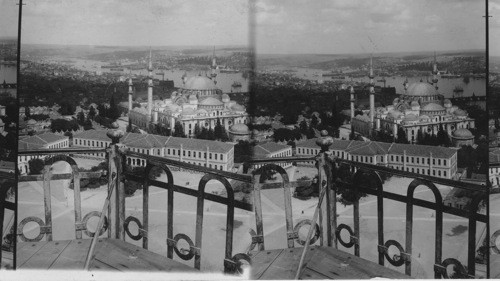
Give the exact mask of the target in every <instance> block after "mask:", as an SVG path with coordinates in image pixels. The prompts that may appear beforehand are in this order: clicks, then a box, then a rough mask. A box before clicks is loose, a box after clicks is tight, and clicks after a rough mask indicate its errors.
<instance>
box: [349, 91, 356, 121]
mask: <svg viewBox="0 0 500 281" xmlns="http://www.w3.org/2000/svg"><path fill="white" fill-rule="evenodd" d="M350 93H351V122H352V120H353V119H354V102H355V101H356V100H355V99H354V87H353V86H351V87H350Z"/></svg>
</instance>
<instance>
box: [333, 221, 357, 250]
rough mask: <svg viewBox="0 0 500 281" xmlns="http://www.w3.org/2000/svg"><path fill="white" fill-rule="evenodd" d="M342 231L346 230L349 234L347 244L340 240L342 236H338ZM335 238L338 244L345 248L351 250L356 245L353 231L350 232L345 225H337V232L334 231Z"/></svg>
mask: <svg viewBox="0 0 500 281" xmlns="http://www.w3.org/2000/svg"><path fill="white" fill-rule="evenodd" d="M343 229H346V230H347V231H348V232H349V237H350V240H349V242H345V241H344V240H342V236H340V232H341V231H342V230H343ZM335 236H336V237H337V240H338V241H339V243H340V244H341V245H342V246H344V247H346V248H351V247H352V246H354V244H355V243H356V241H355V240H354V231H352V228H351V227H350V226H348V225H347V224H343V223H341V224H339V226H337V230H336V231H335Z"/></svg>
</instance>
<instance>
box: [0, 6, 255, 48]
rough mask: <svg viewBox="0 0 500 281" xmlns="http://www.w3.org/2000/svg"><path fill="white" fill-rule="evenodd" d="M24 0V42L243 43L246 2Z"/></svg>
mask: <svg viewBox="0 0 500 281" xmlns="http://www.w3.org/2000/svg"><path fill="white" fill-rule="evenodd" d="M0 1H5V0H0ZM25 2H26V6H24V8H23V27H22V42H23V43H41V44H78V45H80V44H84V45H122V46H123V45H139V46H150V45H152V46H167V45H228V44H230V45H247V44H248V3H247V0H236V1H235V0H211V1H206V0H84V1H82V0H25Z"/></svg>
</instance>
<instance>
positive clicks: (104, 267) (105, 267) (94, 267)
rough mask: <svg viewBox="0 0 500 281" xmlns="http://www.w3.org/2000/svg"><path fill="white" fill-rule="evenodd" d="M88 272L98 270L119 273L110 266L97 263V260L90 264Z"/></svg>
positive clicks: (100, 262)
mask: <svg viewBox="0 0 500 281" xmlns="http://www.w3.org/2000/svg"><path fill="white" fill-rule="evenodd" d="M89 270H90V271H98V270H105V271H119V270H118V269H116V268H114V267H112V266H111V265H109V264H107V263H105V262H102V261H99V260H94V261H93V262H92V266H91V267H90V269H89Z"/></svg>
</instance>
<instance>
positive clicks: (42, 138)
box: [17, 133, 69, 175]
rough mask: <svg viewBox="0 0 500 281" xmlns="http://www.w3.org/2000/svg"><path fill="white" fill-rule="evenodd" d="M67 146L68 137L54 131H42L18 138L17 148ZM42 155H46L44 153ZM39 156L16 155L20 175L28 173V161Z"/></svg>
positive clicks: (55, 147)
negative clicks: (42, 132)
mask: <svg viewBox="0 0 500 281" xmlns="http://www.w3.org/2000/svg"><path fill="white" fill-rule="evenodd" d="M67 147H69V137H67V136H62V135H58V134H54V133H44V134H40V135H34V136H30V137H25V138H22V139H19V141H18V150H19V151H23V150H31V149H59V148H67ZM43 157H47V156H46V155H44V156H43ZM33 158H40V156H38V155H20V156H18V157H17V159H18V163H17V167H18V169H19V173H20V174H21V175H23V174H27V173H29V164H28V163H29V161H30V160H31V159H33Z"/></svg>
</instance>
